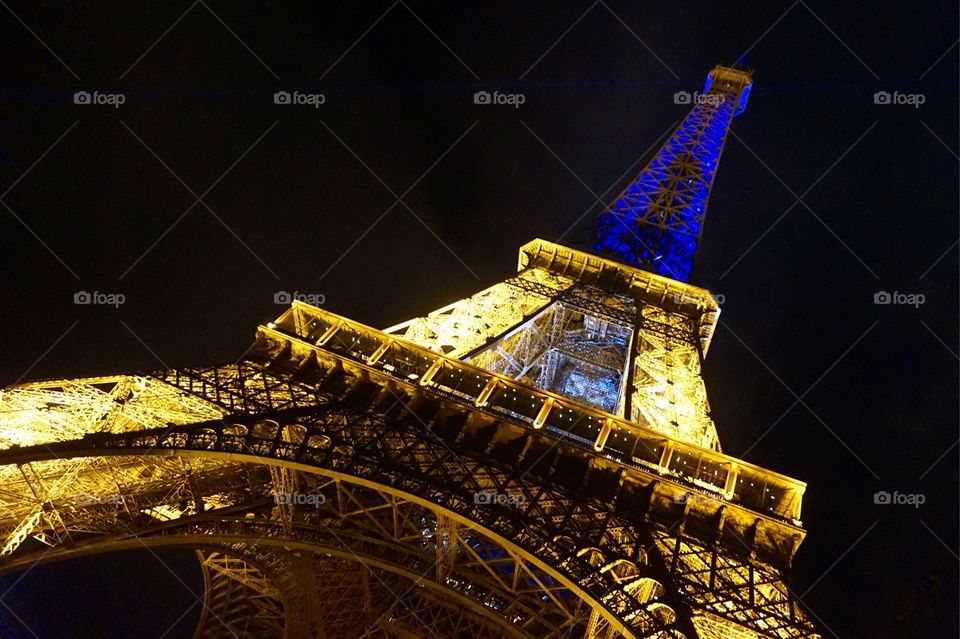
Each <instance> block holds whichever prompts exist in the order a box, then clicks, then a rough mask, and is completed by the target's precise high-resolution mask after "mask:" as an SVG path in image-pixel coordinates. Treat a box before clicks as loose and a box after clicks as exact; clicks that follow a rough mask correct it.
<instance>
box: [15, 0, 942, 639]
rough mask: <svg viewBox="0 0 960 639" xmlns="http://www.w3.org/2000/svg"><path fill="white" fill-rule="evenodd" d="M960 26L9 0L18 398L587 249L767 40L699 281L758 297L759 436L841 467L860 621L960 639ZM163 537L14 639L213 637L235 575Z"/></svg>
mask: <svg viewBox="0 0 960 639" xmlns="http://www.w3.org/2000/svg"><path fill="white" fill-rule="evenodd" d="M840 5H842V6H840ZM548 6H549V7H550V8H549V9H547V8H545V7H548ZM347 7H349V9H348V8H347ZM901 9H905V10H904V11H901ZM957 23H958V15H957V6H956V4H955V3H947V2H926V3H910V4H909V5H904V4H903V3H886V4H882V5H881V4H878V3H875V2H856V3H831V2H824V1H823V0H810V1H802V2H795V3H793V4H790V3H774V2H738V3H727V2H703V1H696V2H694V1H682V2H659V3H624V2H615V1H613V0H607V1H604V0H598V1H597V2H595V3H593V4H590V3H589V2H571V3H567V2H563V3H552V2H551V3H539V4H537V3H517V2H482V3H481V2H458V3H447V2H422V1H420V0H402V1H398V2H396V3H393V4H391V3H390V2H375V3H343V5H342V6H330V7H323V6H319V5H317V4H316V3H309V2H299V3H287V2H284V3H279V2H265V3H253V2H243V3H232V4H231V3H226V2H220V1H218V0H206V1H204V0H199V1H198V2H196V3H194V4H190V2H179V1H178V2H166V3H157V4H155V5H153V6H140V5H139V3H137V4H134V3H107V2H86V3H53V2H20V1H16V2H14V1H13V0H2V1H0V41H2V42H3V44H4V46H3V55H2V62H0V73H2V75H0V83H2V84H0V87H2V103H0V130H2V135H3V137H2V140H3V143H2V144H0V189H3V191H4V194H3V196H2V198H0V199H2V203H3V204H4V205H5V207H0V250H2V259H3V277H2V278H0V300H2V309H3V311H2V313H0V335H2V336H3V338H2V339H0V385H4V386H6V385H9V384H14V383H16V382H18V381H21V380H27V379H40V378H62V377H74V376H86V375H95V374H105V373H116V372H138V371H151V370H156V369H161V368H167V367H176V366H186V365H200V364H214V363H220V362H227V361H233V360H235V359H236V358H237V357H239V356H240V354H241V353H243V352H244V349H245V348H246V347H247V346H248V345H249V343H250V342H251V341H252V339H253V336H254V331H255V329H256V326H257V325H258V324H259V323H264V322H267V321H270V320H271V319H273V318H275V317H276V316H277V315H279V314H280V313H281V311H282V309H283V307H282V306H280V305H277V304H275V303H274V295H275V293H276V292H278V291H298V292H300V293H308V294H314V295H317V296H323V299H324V306H325V308H327V309H328V310H330V311H333V312H335V313H338V314H342V315H346V316H348V317H351V318H354V319H357V320H359V321H361V322H364V323H366V324H369V325H373V326H379V327H385V326H389V325H391V324H394V323H396V322H398V321H401V320H403V319H407V318H409V317H413V316H417V315H422V314H424V313H426V312H428V311H429V310H432V309H434V308H437V307H440V306H442V305H445V304H447V303H449V302H451V301H453V300H455V299H459V298H462V297H465V296H467V295H469V294H471V293H473V292H475V291H477V290H479V289H481V288H484V287H486V286H489V285H491V284H493V283H495V282H497V281H498V280H501V279H503V278H505V277H508V276H509V275H510V274H511V273H513V272H515V267H516V253H517V249H518V247H519V246H520V245H521V244H523V243H525V242H527V241H529V240H531V239H533V238H535V237H542V238H544V239H548V240H558V238H561V239H559V241H560V242H561V243H569V244H576V243H578V242H582V240H583V238H584V237H586V235H587V233H588V231H589V226H590V223H591V220H592V219H593V216H594V215H595V214H596V212H597V211H598V210H599V209H600V208H601V207H602V204H601V203H600V202H604V203H605V202H608V201H610V200H612V199H613V198H614V197H615V196H616V194H617V193H618V192H619V191H620V190H621V189H622V188H623V187H624V186H625V185H626V184H627V183H628V182H629V180H630V178H632V177H633V176H634V175H635V174H636V173H638V172H639V170H640V169H641V168H642V166H643V164H644V163H645V161H646V160H647V159H649V157H650V155H651V154H652V152H653V150H655V148H656V146H657V144H658V141H659V140H660V139H661V136H663V135H664V134H666V133H667V132H668V130H669V129H671V128H672V127H673V126H674V125H675V124H676V123H677V122H678V121H679V120H680V119H681V118H682V117H683V116H684V115H685V114H686V112H687V110H688V108H689V107H688V106H687V105H682V104H676V103H675V101H674V94H675V92H677V91H681V90H684V91H695V90H699V89H700V88H701V87H702V83H703V79H704V77H705V75H706V73H707V71H708V70H709V69H710V68H711V67H712V66H714V65H715V64H717V63H725V64H732V63H734V62H737V61H739V63H740V64H741V65H742V66H747V67H751V68H755V69H756V73H755V77H754V79H755V86H754V89H753V92H752V95H751V98H750V104H749V106H748V108H747V111H746V113H744V114H743V115H742V116H740V117H738V118H737V119H736V120H735V121H734V125H733V129H732V131H733V133H732V135H731V136H730V138H729V139H728V143H727V147H726V149H725V153H724V156H723V161H722V163H721V167H720V171H719V175H718V178H717V181H716V184H715V188H714V191H713V194H712V198H711V202H710V207H709V213H708V216H707V224H706V230H705V236H704V238H705V239H704V243H703V245H702V249H701V251H700V254H699V257H698V262H697V266H696V269H695V272H694V276H693V277H692V282H693V283H695V284H699V285H702V286H706V287H708V288H710V289H711V290H713V291H714V292H715V293H718V294H721V295H722V296H723V313H722V317H721V325H720V328H719V329H718V331H717V333H716V336H715V339H714V342H713V346H712V348H711V352H710V356H709V357H708V359H707V362H706V371H705V375H706V377H707V384H708V390H709V392H710V398H711V404H712V408H713V416H714V419H715V421H716V424H717V428H718V431H719V433H720V438H721V441H722V444H723V447H724V451H725V452H727V453H730V454H733V455H736V456H741V457H744V458H746V459H748V460H750V461H752V462H754V463H757V464H760V465H762V466H765V467H767V468H770V469H772V470H776V471H779V472H782V473H784V474H787V475H790V476H793V477H796V478H798V479H801V480H804V481H806V482H808V484H809V487H808V489H807V493H806V498H805V501H804V511H803V520H804V524H805V527H806V528H807V530H808V531H809V534H808V537H807V540H806V541H805V542H804V544H803V546H802V547H801V549H800V551H799V553H798V555H797V558H796V562H795V567H794V576H793V584H794V588H795V590H796V591H797V592H798V593H799V594H801V595H802V596H803V601H804V603H805V604H806V605H807V606H808V607H809V609H810V610H811V611H812V612H813V614H814V615H815V619H818V620H819V622H818V623H819V626H820V629H821V632H822V633H823V636H824V637H924V638H929V637H955V636H957V635H958V619H957V605H956V602H957V594H958V559H957V554H956V553H957V547H958V526H957V520H958V515H957V513H958V508H957V504H958V499H957V496H958V448H957V439H958V431H957V424H958V415H957V407H958V393H957V389H958V384H957V382H958V375H957V373H958V366H957V362H958V360H957V351H958V346H957V344H958V329H957V325H958V322H957V305H958V295H957V288H958V286H957V285H958V281H957V279H958V278H957V273H958V268H957V266H958V250H957V238H958V216H957V202H958V189H957V174H958V157H957V149H958V146H960V145H958V126H957V122H958V118H957V114H958V109H957V88H958V87H957V77H958V47H957V36H958V30H957ZM480 90H486V91H491V92H492V91H500V92H501V93H511V94H522V95H523V97H524V103H523V104H522V105H520V106H519V107H516V108H515V107H514V106H511V105H477V104H474V101H473V94H474V92H475V91H480ZM77 91H87V92H89V93H91V94H92V93H93V92H94V91H96V92H99V93H100V94H117V93H119V94H122V95H123V96H124V99H125V102H124V103H123V104H122V105H120V106H119V107H118V108H114V106H112V105H110V104H100V105H95V104H79V105H78V104H74V93H75V92H77ZM277 91H288V92H290V93H292V92H294V91H299V92H301V93H309V94H323V96H324V98H325V102H324V104H322V105H320V106H318V107H317V108H314V106H312V105H309V104H303V105H289V104H287V105H285V104H280V105H277V104H274V99H273V96H274V93H275V92H277ZM879 91H886V92H888V93H889V94H890V95H891V96H893V97H892V99H891V102H895V101H897V100H900V101H902V102H903V103H901V104H895V103H893V104H876V103H875V98H874V94H875V93H876V92H879ZM895 92H896V93H895ZM917 96H920V97H921V98H922V100H921V99H920V98H918V97H917ZM919 101H922V102H923V103H922V104H919V105H917V104H916V103H917V102H919ZM8 187H9V188H8ZM198 198H199V201H198ZM398 198H401V201H400V202H398V201H397V200H398ZM598 200H599V202H598ZM78 291H88V292H93V291H97V292H100V293H108V294H109V293H119V294H122V295H123V296H125V303H124V304H123V305H122V306H120V307H119V308H114V307H112V306H104V305H76V304H74V303H73V299H74V295H75V293H76V292H78ZM881 291H886V292H889V293H893V292H894V291H896V292H898V293H902V294H922V295H923V296H924V303H923V304H922V305H919V306H912V305H907V304H889V305H878V304H875V303H874V297H875V295H876V294H877V293H878V292H881ZM899 299H901V300H903V299H904V298H903V297H902V296H901V297H900V298H899ZM912 299H916V298H912ZM881 490H885V491H889V492H891V493H892V492H894V491H898V492H899V493H901V494H922V495H923V496H924V498H925V503H924V504H923V505H922V506H920V507H913V506H910V505H895V504H891V505H886V504H875V503H874V493H876V492H877V491H881ZM158 557H159V559H161V560H162V561H158V558H157V557H154V556H152V555H151V554H150V553H148V552H146V551H145V552H143V553H129V554H125V555H112V556H102V557H98V558H94V559H85V560H78V561H74V562H68V563H63V564H59V565H52V566H46V567H41V568H36V569H35V570H32V571H30V572H28V573H27V574H26V575H25V576H23V578H22V579H21V576H22V575H12V576H7V577H4V578H3V579H0V595H2V597H0V603H2V604H3V606H0V636H2V637H34V636H36V637H43V638H46V637H61V636H63V637H68V636H76V637H104V638H111V639H112V638H119V637H161V636H163V637H167V638H170V639H174V638H180V637H190V636H191V633H192V630H193V627H194V624H195V623H196V620H197V618H198V616H199V605H195V606H194V607H193V608H192V609H191V608H190V606H191V604H194V603H195V600H196V595H197V594H199V593H201V592H202V582H201V578H200V571H199V569H198V568H197V567H196V565H195V559H194V558H193V556H192V554H191V552H189V551H183V552H163V553H160V554H159V555H158ZM164 562H165V563H164ZM168 567H169V569H168ZM4 591H6V594H2V593H3V592H4ZM185 611H187V612H186V614H185V615H184V612H185ZM181 615H184V616H182V617H181ZM17 618H19V619H20V621H18V620H17ZM178 618H179V622H178ZM21 622H22V623H21ZM28 628H29V629H28ZM168 628H169V631H168V630H167V629H168Z"/></svg>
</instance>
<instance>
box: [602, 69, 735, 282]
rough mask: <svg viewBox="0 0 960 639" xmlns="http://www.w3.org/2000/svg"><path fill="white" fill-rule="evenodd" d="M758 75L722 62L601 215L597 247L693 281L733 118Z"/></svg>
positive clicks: (624, 259) (628, 261)
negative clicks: (699, 248)
mask: <svg viewBox="0 0 960 639" xmlns="http://www.w3.org/2000/svg"><path fill="white" fill-rule="evenodd" d="M752 86H753V80H752V78H751V74H750V73H748V72H744V71H740V70H737V69H730V68H727V67H716V68H714V69H713V70H711V71H710V73H709V74H708V75H707V82H706V84H705V85H704V89H703V92H702V93H699V94H698V93H694V94H692V95H691V94H689V93H686V92H680V93H678V94H676V95H678V96H683V97H684V98H685V101H688V102H693V108H692V109H691V110H690V113H689V114H688V115H687V117H686V118H684V119H683V121H682V122H681V123H680V126H678V127H677V129H676V130H675V131H674V132H673V134H672V135H671V136H670V138H669V139H668V140H667V142H666V144H664V145H663V147H661V148H660V150H659V151H658V152H657V154H656V155H655V156H653V159H652V160H650V162H649V164H647V166H646V167H644V169H643V171H642V172H641V173H640V175H639V176H637V178H636V179H635V180H634V181H633V182H632V183H630V185H629V186H627V188H626V189H625V190H624V191H623V193H621V194H620V196H619V197H618V198H617V199H616V200H614V202H613V203H612V204H611V205H610V206H609V207H607V209H606V210H605V211H604V212H603V213H602V214H601V215H600V219H599V223H598V224H597V226H596V245H595V246H594V248H595V249H596V250H598V251H601V252H603V253H604V254H609V255H612V256H613V257H614V258H615V259H617V260H619V261H621V262H623V263H625V264H632V265H634V266H638V267H640V268H643V269H647V270H650V271H653V272H655V273H660V274H661V275H666V276H667V277H671V278H673V279H676V280H680V281H683V282H686V281H687V280H688V279H689V277H690V271H691V269H692V268H693V258H694V256H695V254H696V252H697V246H698V245H699V243H700V237H701V235H702V234H703V222H704V219H705V217H706V213H707V203H708V201H709V199H710V190H711V188H712V187H713V179H714V177H716V175H717V168H718V166H719V165H720V154H721V153H722V152H723V144H724V142H725V141H726V139H727V132H728V131H729V130H730V122H731V120H732V119H733V118H734V117H735V116H737V115H739V114H740V113H743V111H744V109H746V108H747V100H748V98H749V96H750V89H751V88H752Z"/></svg>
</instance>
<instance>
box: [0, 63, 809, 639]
mask: <svg viewBox="0 0 960 639" xmlns="http://www.w3.org/2000/svg"><path fill="white" fill-rule="evenodd" d="M751 85H752V79H751V77H750V76H749V74H746V73H744V72H741V71H737V70H734V69H726V68H723V67H718V68H716V69H714V70H713V71H711V74H710V76H709V78H708V85H707V89H706V91H705V93H704V94H703V95H705V96H707V97H708V99H705V100H698V101H697V103H696V104H695V105H693V107H692V109H691V112H690V115H689V116H688V117H687V118H686V119H685V120H684V121H683V123H681V125H680V126H678V128H677V131H675V132H674V134H673V135H672V136H671V139H670V140H669V141H668V142H667V143H666V144H665V145H664V148H663V149H661V150H660V152H658V154H657V155H656V156H655V157H654V158H653V159H652V160H651V161H650V163H649V164H648V166H647V167H646V168H645V169H644V172H643V173H642V174H641V175H640V176H639V177H638V178H637V180H635V181H634V182H633V183H631V185H630V186H628V188H627V189H626V190H625V191H624V194H622V195H621V196H620V198H618V199H617V201H616V202H614V204H612V205H611V207H610V208H609V210H608V213H610V215H607V216H606V217H605V218H604V222H603V223H602V224H601V225H600V227H599V230H598V245H597V246H596V247H595V250H596V251H599V252H601V253H604V254H607V255H611V256H612V257H609V258H606V257H599V256H597V255H594V254H591V253H586V252H582V251H577V250H573V249H570V248H567V247H564V246H560V245H557V244H554V243H550V242H547V241H544V240H534V241H532V242H529V243H527V244H525V245H524V246H523V247H521V249H520V259H519V264H518V272H517V274H516V276H514V277H511V278H509V279H507V280H505V281H503V282H499V283H496V284H494V285H493V286H491V287H489V288H487V289H485V290H483V291H481V292H479V293H477V294H476V295H473V296H471V297H469V298H467V299H464V300H461V301H458V302H454V303H452V304H450V305H448V306H445V307H443V308H441V309H438V310H436V311H433V312H432V313H428V314H427V315H424V316H422V317H418V318H416V319H413V320H410V321H408V322H404V323H402V324H399V325H397V326H394V327H391V328H389V329H386V330H378V329H375V328H372V327H369V326H366V325H364V324H361V323H359V322H356V321H353V320H350V319H347V318H345V317H342V316H339V315H336V314H334V313H331V312H329V311H326V310H322V309H320V308H316V307H313V306H310V305H307V304H303V303H300V302H294V303H293V304H292V306H291V307H290V308H289V309H287V310H286V311H285V312H284V313H283V314H282V315H281V316H280V317H279V318H277V319H276V320H275V321H273V322H270V323H268V324H266V325H263V326H261V327H259V329H258V331H257V335H256V340H255V342H254V345H253V347H252V348H251V349H250V350H249V352H248V353H247V355H246V356H245V357H244V358H243V359H242V360H241V361H240V362H239V363H235V364H224V365H214V366H201V367H195V368H182V369H174V370H166V371H159V372H156V373H152V374H149V375H132V376H127V375H117V376H104V377H97V378H87V379H75V380H57V381H48V382H32V383H26V384H21V385H18V386H14V387H10V388H7V389H4V390H3V392H2V395H0V482H2V485H3V487H4V491H3V492H2V495H0V535H2V539H0V571H2V572H11V571H18V570H23V569H26V568H28V567H30V566H33V565H34V564H37V563H39V564H46V563H50V562H55V561H59V560H63V559H68V558H72V557H78V556H83V555H91V554H97V553H104V552H112V551H122V550H127V549H138V548H143V547H144V546H146V547H148V548H156V547H183V548H190V549H194V550H196V551H197V555H198V558H199V561H200V563H201V566H202V568H203V572H204V577H205V586H206V594H205V597H204V602H203V603H204V606H203V613H202V615H201V619H200V625H199V627H198V629H197V631H196V635H195V637H196V639H210V638H219V637H263V638H266V637H288V638H298V637H311V638H312V637H320V638H340V637H351V638H357V639H361V638H365V639H374V638H393V637H395V638H402V639H407V638H413V637H431V636H436V637H443V638H446V637H456V638H467V637H469V638H475V637H480V638H495V637H515V638H530V637H542V638H547V637H564V638H567V637H573V638H580V637H587V638H591V639H593V638H601V637H602V638H606V639H613V638H617V637H624V638H627V637H631V638H632V637H656V638H659V639H666V638H676V639H680V638H686V639H695V638H700V639H759V638H760V637H768V638H772V639H786V638H794V637H810V638H812V637H818V635H817V634H816V633H815V630H814V628H813V626H812V624H811V623H810V621H809V620H808V619H807V617H806V615H805V614H804V612H803V611H802V610H801V607H800V602H799V601H798V600H797V598H796V596H795V595H794V594H793V592H792V591H791V590H790V589H789V588H788V587H787V582H786V578H787V573H788V571H789V568H790V565H791V562H792V559H793V556H794V554H795V552H796V550H797V548H798V546H799V544H800V543H801V541H802V540H803V537H804V531H803V529H802V527H801V523H800V505H801V500H802V496H803V492H804V488H805V485H804V484H803V483H802V482H799V481H796V480H794V479H790V478H788V477H785V476H783V475H780V474H777V473H774V472H771V471H768V470H764V469H762V468H759V467H757V466H755V465H753V464H750V463H748V462H745V461H743V460H739V459H736V458H733V457H731V456H729V455H725V454H724V453H723V452H721V449H720V444H719V441H718V438H717V432H716V428H715V426H714V423H713V421H712V420H711V417H710V412H709V405H708V403H707V398H706V392H705V390H704V384H703V379H702V376H701V366H702V364H703V361H704V357H705V356H706V354H707V351H708V348H709V345H710V340H711V338H712V336H713V332H714V330H715V328H716V323H717V318H718V315H719V308H718V306H717V303H716V301H715V299H714V298H713V296H712V295H711V294H710V293H709V292H708V291H706V290H704V289H701V288H698V287H696V286H693V285H691V284H688V283H686V282H685V281H683V280H685V279H686V277H687V275H688V274H689V270H690V265H691V263H690V262H689V260H692V257H693V255H694V253H695V250H696V244H697V242H698V241H699V238H700V233H701V230H702V224H703V215H704V210H705V209H704V207H705V205H706V198H707V196H708V195H709V191H710V187H711V186H712V183H713V177H714V173H715V171H716V163H717V161H718V160H719V156H720V151H721V150H722V146H723V141H724V140H725V137H726V132H727V130H728V127H729V125H730V121H731V119H732V117H733V116H734V115H736V114H737V113H740V112H742V110H743V108H744V107H745V105H746V95H747V94H748V92H749V88H750V86H751ZM611 216H612V217H611ZM621 226H622V227H623V228H626V229H627V230H628V231H630V232H629V234H627V235H624V234H622V233H621V231H620V230H618V229H620V227H621ZM671 275H673V276H671ZM47 575H48V578H51V579H53V578H56V575H55V573H52V572H48V573H47Z"/></svg>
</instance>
